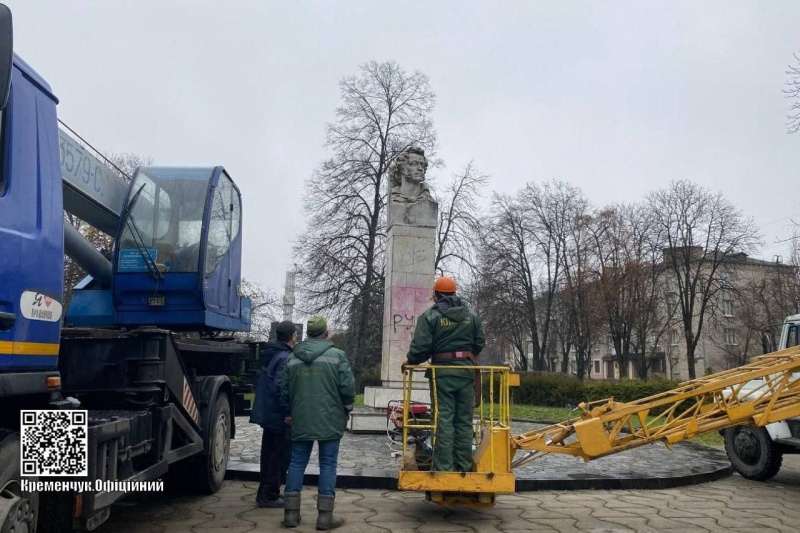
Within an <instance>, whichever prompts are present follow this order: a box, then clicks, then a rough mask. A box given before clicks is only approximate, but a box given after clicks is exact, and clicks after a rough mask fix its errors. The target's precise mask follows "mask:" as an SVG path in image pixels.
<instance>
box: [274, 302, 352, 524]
mask: <svg viewBox="0 0 800 533" xmlns="http://www.w3.org/2000/svg"><path fill="white" fill-rule="evenodd" d="M307 333H308V339H307V340H305V341H303V342H301V343H300V344H298V345H297V346H295V347H294V351H293V352H292V355H291V357H289V361H288V362H287V363H286V372H285V374H284V380H283V387H282V391H281V406H282V408H283V411H284V414H285V415H286V416H287V417H290V419H291V426H292V459H291V462H290V464H289V473H288V475H287V477H286V490H285V492H284V500H285V501H286V505H285V507H284V516H283V525H284V526H285V527H295V526H297V524H299V523H300V491H301V490H302V488H303V474H304V473H305V470H306V467H307V466H308V459H309V457H310V456H311V449H312V448H313V446H314V441H317V443H318V446H319V483H318V486H317V491H318V496H317V511H318V512H319V514H318V516H317V529H319V530H328V529H334V528H337V527H339V526H341V525H342V524H343V523H344V522H343V521H342V520H340V519H339V518H337V517H336V516H334V515H333V505H334V500H335V498H336V490H335V489H336V465H337V462H338V458H339V441H340V440H341V438H342V436H343V435H344V429H345V425H346V424H347V419H348V416H349V414H350V411H352V410H353V400H354V398H355V394H356V390H355V378H354V377H353V371H352V370H351V369H350V363H349V361H348V360H347V355H345V353H344V352H343V351H341V350H339V349H337V348H335V347H334V345H333V341H331V340H329V339H328V323H327V321H326V320H325V319H324V318H323V317H319V316H315V317H311V318H310V319H309V320H308V325H307Z"/></svg>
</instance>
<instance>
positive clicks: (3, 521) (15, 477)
mask: <svg viewBox="0 0 800 533" xmlns="http://www.w3.org/2000/svg"><path fill="white" fill-rule="evenodd" d="M19 454H20V439H19V433H17V432H15V431H9V430H5V429H0V500H2V501H0V512H2V514H1V515H0V531H28V532H30V533H34V532H35V531H36V525H37V521H38V518H39V494H37V493H35V492H33V493H31V492H23V491H22V476H21V475H20V470H19V461H20V457H19ZM32 479H34V478H32Z"/></svg>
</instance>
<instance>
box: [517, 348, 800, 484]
mask: <svg viewBox="0 0 800 533" xmlns="http://www.w3.org/2000/svg"><path fill="white" fill-rule="evenodd" d="M579 408H580V409H581V410H582V411H583V414H582V416H581V417H580V418H576V419H573V420H569V421H567V422H563V423H560V424H554V425H551V426H547V427H544V428H541V429H538V430H535V431H530V432H527V433H524V434H522V435H517V436H514V437H512V438H511V446H512V448H513V449H514V450H515V451H518V450H524V451H529V452H531V453H528V454H526V455H525V456H523V457H521V458H519V459H517V460H515V461H514V462H513V463H512V468H513V467H517V466H520V465H521V464H524V463H525V462H528V461H530V460H532V459H535V458H537V457H539V456H540V455H541V454H545V453H563V454H569V455H574V456H578V457H583V459H584V460H586V461H589V460H591V459H595V458H598V457H603V456H605V455H610V454H613V453H617V452H621V451H624V450H628V449H630V448H635V447H637V446H642V445H645V444H650V443H653V442H657V441H661V442H664V443H665V444H667V445H668V446H669V445H671V444H674V443H676V442H679V441H682V440H684V439H689V438H692V437H694V436H696V435H699V434H701V433H706V432H709V431H714V430H721V429H725V428H728V427H732V426H736V425H742V424H753V425H756V426H765V425H767V424H770V423H772V422H778V421H781V420H786V419H788V418H792V417H796V416H800V347H793V348H789V349H786V350H782V351H780V352H774V353H771V354H768V355H763V356H760V357H757V358H754V359H753V360H752V362H751V363H749V364H747V365H745V366H741V367H739V368H735V369H732V370H726V371H724V372H719V373H716V374H711V375H709V376H705V377H703V378H698V379H694V380H691V381H687V382H684V383H682V384H681V385H680V386H679V387H677V388H675V389H673V390H670V391H667V392H663V393H661V394H656V395H654V396H650V397H648V398H643V399H641V400H637V401H634V402H628V403H621V402H615V401H613V399H609V400H603V401H600V402H593V403H592V404H581V405H580V406H579ZM651 415H652V416H651Z"/></svg>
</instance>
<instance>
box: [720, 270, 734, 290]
mask: <svg viewBox="0 0 800 533" xmlns="http://www.w3.org/2000/svg"><path fill="white" fill-rule="evenodd" d="M719 282H720V284H721V285H722V286H723V287H725V288H731V287H732V286H733V285H732V284H731V273H730V272H720V273H719Z"/></svg>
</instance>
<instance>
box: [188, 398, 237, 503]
mask: <svg viewBox="0 0 800 533" xmlns="http://www.w3.org/2000/svg"><path fill="white" fill-rule="evenodd" d="M230 449H231V403H230V400H228V395H227V394H225V393H224V392H220V393H219V394H218V395H217V399H216V400H215V401H214V408H213V410H212V411H211V418H210V419H209V428H208V453H207V454H205V455H203V456H201V457H199V458H198V460H199V462H200V463H201V464H200V465H199V467H198V469H197V470H196V472H197V475H198V476H199V478H200V479H199V480H198V482H199V486H200V489H201V490H202V491H203V492H205V493H207V494H214V493H215V492H217V491H218V490H219V489H220V487H222V482H223V481H224V480H225V471H226V470H227V469H228V456H229V454H230Z"/></svg>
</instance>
